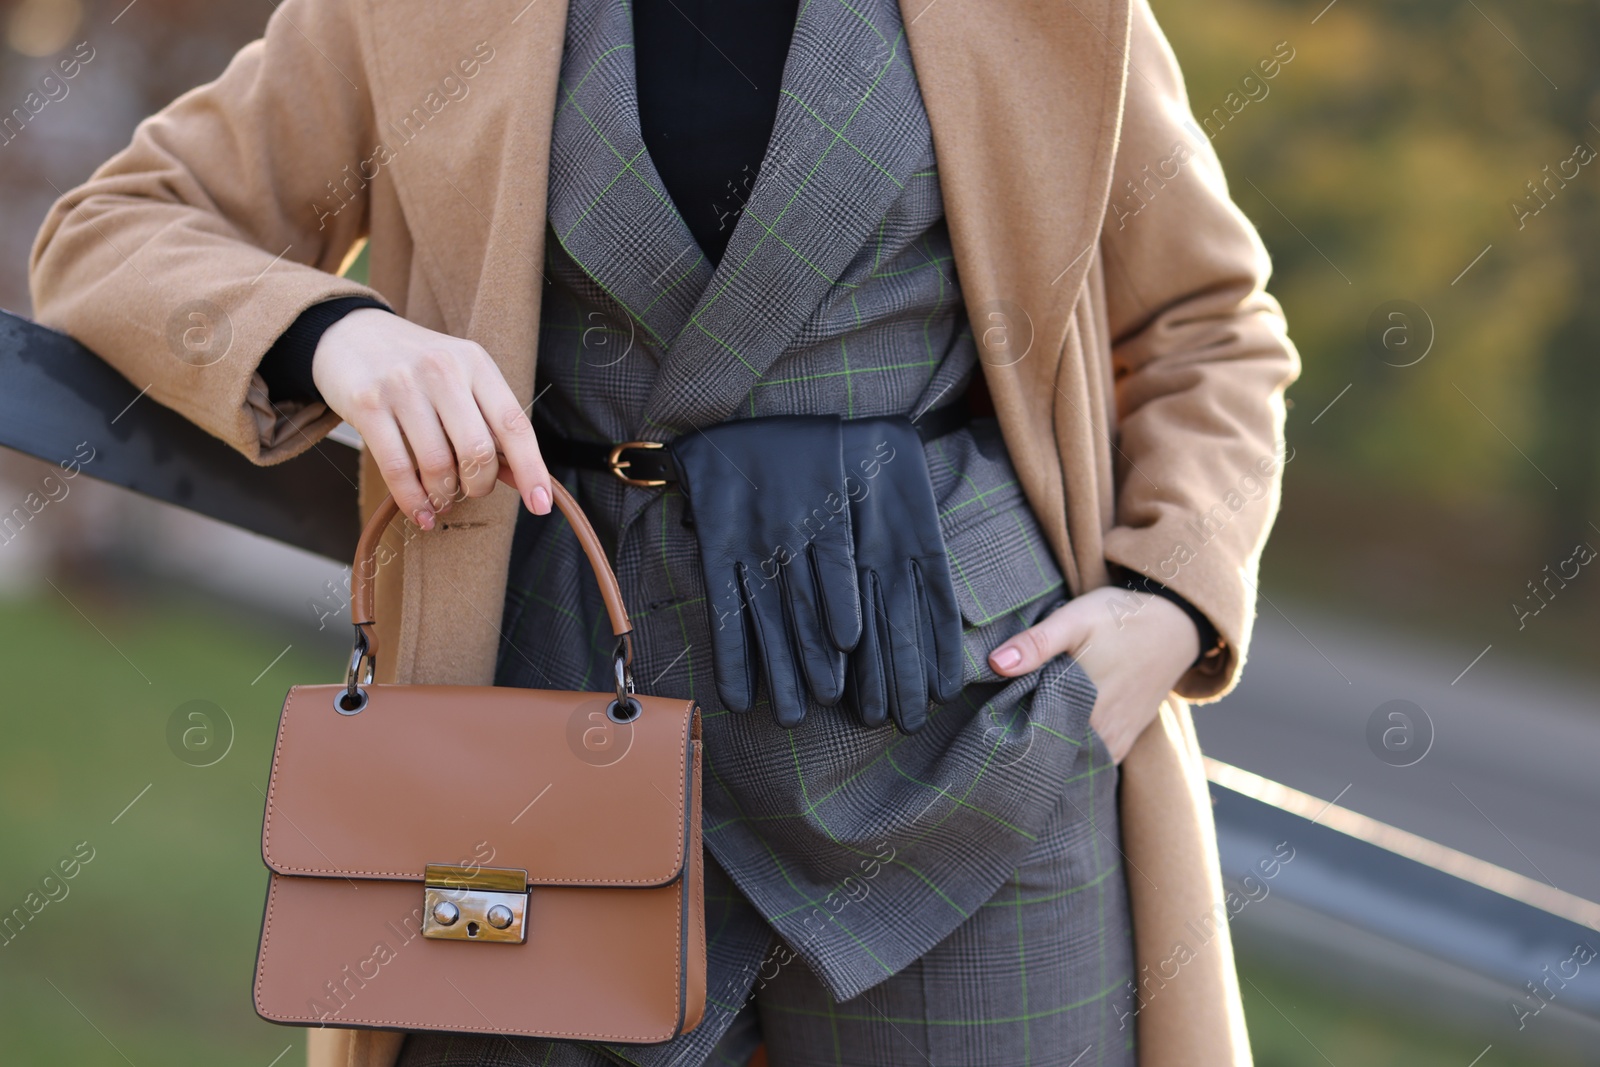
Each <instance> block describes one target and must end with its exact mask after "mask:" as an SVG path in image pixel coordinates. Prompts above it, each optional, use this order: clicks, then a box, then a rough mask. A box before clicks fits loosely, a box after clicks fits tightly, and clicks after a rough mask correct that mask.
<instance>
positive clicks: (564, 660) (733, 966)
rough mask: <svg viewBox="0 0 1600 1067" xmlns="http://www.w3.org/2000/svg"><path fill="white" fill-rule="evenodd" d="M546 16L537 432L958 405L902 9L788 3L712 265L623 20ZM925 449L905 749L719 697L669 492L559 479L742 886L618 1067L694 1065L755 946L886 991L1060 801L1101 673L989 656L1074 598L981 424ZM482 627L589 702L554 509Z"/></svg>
mask: <svg viewBox="0 0 1600 1067" xmlns="http://www.w3.org/2000/svg"><path fill="white" fill-rule="evenodd" d="M568 19H569V21H568V31H567V33H568V38H567V42H566V51H565V56H564V59H563V64H562V72H561V84H560V90H559V94H558V107H559V110H558V113H557V115H556V120H555V130H554V142H553V146H552V155H551V173H550V204H549V227H550V230H549V233H548V235H547V236H548V240H547V241H546V246H547V248H548V255H547V263H546V270H545V280H544V295H543V301H544V302H543V313H542V323H541V330H540V338H539V360H538V366H539V381H538V383H537V391H536V395H537V399H536V401H535V405H534V408H533V417H534V421H535V423H536V425H538V426H540V427H541V428H542V429H545V430H548V431H553V432H559V433H562V434H564V435H567V436H571V437H576V438H582V439H588V440H595V441H621V440H633V439H645V440H658V441H666V440H669V439H671V438H672V437H674V436H676V435H677V434H678V433H681V432H684V431H686V430H689V429H691V428H693V427H696V426H704V425H709V424H711V423H716V422H721V421H724V420H727V419H734V418H742V417H750V416H757V415H769V414H780V413H791V414H806V413H826V412H831V413H838V414H842V415H845V416H870V415H880V414H893V413H906V414H911V415H916V414H919V413H921V412H922V411H925V410H927V409H929V408H931V407H934V406H937V404H938V403H939V402H940V401H941V399H944V398H949V397H954V396H956V395H959V394H960V393H961V391H962V390H963V389H964V388H965V387H966V385H967V383H968V382H969V381H970V379H971V376H972V374H973V373H974V372H975V369H976V366H977V358H978V357H977V352H976V348H975V346H974V344H973V339H972V334H971V330H970V328H969V326H968V322H967V316H966V311H965V308H964V306H963V303H962V300H961V291H960V287H959V285H958V283H957V279H956V276H955V272H954V266H953V259H952V255H951V246H950V237H949V234H948V231H947V229H946V226H945V222H944V208H943V203H942V201H941V199H940V195H939V185H938V181H937V172H936V170H935V161H934V151H933V140H932V135H931V132H930V129H929V126H928V120H927V116H926V113H925V112H924V110H923V105H922V99H921V95H920V93H919V92H918V89H917V83H916V78H915V74H914V72H913V70H912V67H911V57H910V54H909V52H908V51H907V49H906V42H905V36H904V30H903V28H902V26H901V21H900V15H899V11H898V8H897V7H896V4H895V3H894V2H893V0H865V2H864V3H859V4H851V5H847V4H845V3H842V2H839V0H812V2H809V3H806V4H804V5H802V11H801V13H800V16H799V21H798V24H797V26H796V30H795V34H794V40H793V45H792V47H791V51H790V54H789V59H788V63H787V67H786V69H785V73H784V81H783V87H782V94H781V98H780V104H779V108H778V113H777V120H776V124H775V128H774V130H773V133H772V139H771V143H770V144H769V146H768V148H767V152H766V156H765V158H764V160H763V162H762V164H761V168H760V172H759V176H758V177H756V179H755V180H754V182H753V185H750V186H749V187H748V188H730V189H729V190H728V195H727V199H726V202H725V203H724V204H722V205H719V207H720V208H721V209H722V210H723V211H724V214H725V217H726V218H727V220H728V224H729V225H733V226H734V230H733V234H732V238H731V240H730V242H729V244H728V247H727V251H726V253H725V254H724V256H723V258H722V260H721V261H720V262H719V264H718V265H717V267H716V268H715V269H713V268H712V267H711V265H710V264H709V262H708V261H707V260H706V259H705V257H704V256H703V255H702V254H701V252H700V250H699V248H698V246H697V245H696V243H695V241H694V238H693V237H692V236H691V235H690V232H689V230H688V227H687V226H686V225H685V223H684V222H683V220H682V219H681V217H680V216H679V214H678V212H677V210H676V209H675V208H674V206H673V204H672V202H671V200H670V199H669V197H668V196H667V194H666V193H665V191H664V189H663V186H662V183H661V181H660V179H659V177H658V176H657V174H656V171H655V169H654V168H653V167H652V165H651V162H650V159H649V156H648V154H647V153H646V151H645V147H644V143H643V141H642V139H641V137H640V133H639V119H638V104H637V97H636V94H635V86H634V74H633V70H634V64H633V54H632V27H631V18H630V14H629V11H628V8H627V6H626V4H625V0H572V3H571V6H570V14H569V16H568ZM733 58H734V60H737V57H733ZM741 204H742V211H741V210H740V205H741ZM735 219H736V222H735ZM926 455H927V460H928V466H929V469H930V471H931V472H932V476H933V481H934V489H935V492H936V494H937V499H938V500H939V501H940V509H941V516H942V518H941V522H942V526H943V532H944V537H945V541H946V544H947V546H948V549H949V553H950V557H951V562H952V572H953V574H954V576H955V579H956V589H957V593H958V596H959V598H960V602H961V609H962V614H963V616H964V619H965V622H966V626H967V630H966V634H965V651H966V660H967V668H966V678H965V681H966V683H967V684H966V689H965V690H964V692H963V693H962V696H961V698H960V699H959V700H958V701H957V702H956V703H955V704H953V705H950V706H947V707H945V708H943V709H939V710H937V711H936V712H935V713H934V715H933V717H932V719H931V721H930V723H929V725H928V726H927V727H926V728H925V729H924V730H922V731H921V732H919V733H918V734H916V735H914V736H909V737H908V736H904V735H901V734H899V733H898V732H896V730H895V729H894V727H893V726H892V725H890V726H884V727H882V728H879V729H876V730H866V729H863V728H861V727H860V726H859V725H858V724H857V723H856V722H855V720H854V718H853V716H851V715H850V714H849V713H847V712H845V711H843V710H842V709H839V708H822V707H816V706H814V707H813V708H811V710H810V711H809V712H808V714H807V717H806V720H805V722H804V723H803V724H802V725H801V726H800V727H799V728H798V729H795V730H793V731H785V730H783V729H781V728H779V727H778V726H777V725H776V724H775V723H774V722H773V720H772V717H771V715H770V713H769V711H768V710H767V709H766V708H765V707H764V706H758V707H757V708H756V709H755V711H753V712H752V713H749V714H734V713H730V712H727V711H726V710H725V709H723V708H722V707H721V705H720V704H719V702H718V699H717V693H716V687H715V684H714V682H713V678H712V671H711V663H710V656H711V650H710V642H709V637H708V635H709V626H710V625H711V622H710V619H709V617H708V612H707V607H706V603H705V589H704V584H703V579H702V575H701V569H700V564H699V557H698V554H697V547H696V542H695V540H694V535H693V531H692V529H690V528H686V527H685V526H684V525H683V523H682V517H683V498H682V497H681V496H680V495H679V494H678V493H677V492H675V491H673V490H670V489H669V490H658V489H643V488H635V487H629V486H626V485H624V484H622V483H621V482H620V481H618V480H617V479H615V478H613V477H612V476H611V475H609V474H602V473H597V472H575V471H570V470H568V471H562V470H559V469H557V472H556V473H557V475H558V476H560V477H562V478H563V481H564V482H565V484H566V485H567V486H568V488H569V489H571V490H572V491H573V492H574V493H575V494H576V495H577V497H578V499H579V500H580V502H581V503H582V505H583V507H584V508H585V510H586V511H587V512H588V514H589V516H590V518H591V519H592V520H593V521H594V524H595V526H596V528H597V530H598V531H599V532H600V536H601V538H602V540H603V541H604V542H605V543H606V546H607V549H608V551H610V553H611V555H612V558H613V560H614V562H615V566H616V570H617V574H618V577H619V579H620V580H621V583H622V587H623V592H624V594H625V596H626V597H627V602H628V604H629V605H630V607H631V608H632V609H633V612H634V623H635V626H636V631H635V633H636V637H635V650H636V652H635V655H636V662H635V666H634V674H635V678H636V680H637V684H638V686H639V688H640V690H641V691H643V692H647V693H658V694H662V695H671V696H692V697H693V698H695V699H696V700H698V701H699V703H700V705H701V707H702V708H703V710H704V716H705V718H704V728H705V750H704V751H705V758H706V763H705V796H704V813H705V843H706V847H707V849H708V850H709V852H710V853H711V855H712V857H713V858H714V859H715V861H716V862H717V864H718V865H720V867H721V868H722V869H723V870H725V871H726V872H727V875H728V876H729V877H730V878H731V879H732V881H733V883H734V884H735V885H736V886H737V887H738V889H739V891H740V893H729V894H724V895H723V896H722V897H720V898H719V899H717V900H715V901H714V902H713V904H712V910H713V911H714V916H713V919H712V930H711V933H712V935H713V938H714V939H715V940H716V947H714V949H713V951H712V958H711V970H710V975H709V981H710V990H709V992H710V1003H709V1004H708V1016H707V1020H706V1022H705V1023H703V1024H702V1026H701V1027H700V1028H699V1029H697V1030H696V1031H694V1032H692V1033H691V1034H688V1035H685V1036H684V1037H682V1038H679V1039H678V1040H677V1041H675V1042H671V1043H669V1044H668V1045H666V1046H657V1047H653V1048H634V1049H629V1050H628V1059H630V1061H632V1062H641V1063H667V1062H678V1063H684V1062H697V1061H696V1060H694V1059H693V1057H692V1056H689V1055H687V1053H688V1052H689V1051H690V1050H691V1048H699V1049H701V1050H706V1049H709V1048H710V1047H711V1045H712V1044H714V1043H715V1040H716V1038H717V1035H718V1034H720V1033H721V1032H722V1030H724V1029H725V1028H726V1027H727V1024H728V1020H729V1019H730V1018H731V1013H732V1011H733V1010H734V1009H737V1007H738V1006H739V1004H740V1002H741V1001H743V1000H744V999H745V997H746V995H747V993H748V991H749V989H750V987H751V984H752V981H753V979H754V977H755V973H756V971H757V969H758V968H759V967H760V966H761V964H762V956H763V954H764V953H765V952H766V950H767V947H768V944H769V942H770V938H771V934H772V932H773V931H776V932H777V933H778V934H779V935H780V936H781V937H782V938H783V940H784V941H785V942H786V943H787V944H788V946H790V947H791V948H792V950H793V951H794V953H795V954H796V955H797V956H798V957H800V958H801V959H802V960H803V961H804V962H805V964H807V965H808V966H809V967H810V968H811V970H812V971H813V972H815V974H816V975H817V976H818V977H819V978H820V979H821V981H822V982H823V983H824V984H825V985H826V986H827V988H828V989H829V991H830V992H831V993H832V994H833V995H834V997H836V998H837V999H839V1000H841V1001H842V1000H846V999H849V998H851V997H853V996H855V995H857V994H859V993H861V992H862V991H864V990H866V989H869V988H871V987H872V986H873V985H875V984H877V983H879V982H881V981H883V980H884V979H886V978H887V977H889V976H890V975H892V974H894V973H895V972H897V971H899V970H900V969H901V968H903V967H905V966H906V965H907V964H908V963H910V962H911V961H913V960H915V959H917V958H918V957H919V956H921V955H922V954H924V953H925V952H927V951H928V950H929V949H930V948H931V947H932V946H933V945H935V944H937V943H938V942H940V941H941V940H943V939H944V938H945V937H946V936H947V935H949V934H950V933H951V931H952V930H954V929H955V928H956V927H957V926H958V925H959V924H961V923H962V922H963V920H965V919H967V918H968V917H969V916H971V915H972V914H973V913H974V911H975V910H976V909H977V908H979V907H980V906H981V905H982V904H983V903H984V902H985V901H987V900H988V899H989V898H990V897H991V896H992V895H993V894H994V893H995V891H996V889H997V888H998V887H999V886H1000V885H1001V884H1002V883H1003V882H1004V881H1005V880H1006V878H1007V877H1008V876H1009V875H1010V873H1011V871H1012V869H1013V868H1014V867H1015V866H1016V864H1017V862H1018V859H1019V858H1020V857H1021V856H1022V855H1024V854H1025V853H1026V852H1027V851H1028V850H1029V848H1030V846H1031V845H1032V844H1033V843H1034V842H1035V840H1036V839H1037V838H1038V835H1039V833H1040V831H1041V828H1042V827H1043V825H1044V823H1045V821H1046V819H1047V817H1048V816H1049V814H1050V812H1051V811H1052V810H1053V809H1055V808H1057V807H1058V806H1059V805H1060V804H1061V802H1062V801H1061V798H1062V796H1063V793H1064V792H1065V791H1067V790H1069V789H1071V788H1075V786H1074V785H1071V784H1069V782H1068V779H1069V777H1070V773H1069V772H1070V770H1071V768H1072V767H1073V764H1074V760H1075V758H1076V756H1077V753H1078V750H1079V748H1080V746H1081V745H1083V744H1084V743H1086V741H1085V739H1086V738H1087V737H1088V736H1089V735H1088V727H1087V720H1088V715H1089V711H1090V708H1091V707H1092V705H1093V703H1094V697H1095V689H1094V685H1093V683H1092V682H1091V681H1090V680H1089V678H1088V676H1087V675H1085V674H1084V673H1083V671H1082V669H1081V668H1080V667H1079V666H1078V665H1077V664H1076V662H1075V661H1073V660H1072V659H1071V658H1070V657H1065V656H1063V657H1060V658H1059V659H1057V660H1056V661H1055V662H1053V663H1051V664H1050V665H1049V666H1047V667H1045V668H1044V669H1042V670H1040V671H1038V672H1035V673H1034V674H1031V675H1029V676H1027V677H1025V678H1021V679H1016V680H1004V679H1000V678H998V677H997V676H996V675H995V674H994V673H993V672H992V671H990V670H989V668H988V664H987V655H988V652H989V651H990V650H991V649H992V648H994V647H995V646H996V645H998V644H999V643H1000V641H1001V640H1003V639H1004V638H1005V637H1007V636H1009V635H1010V634H1012V633H1014V632H1016V631H1017V630H1019V629H1022V628H1024V627H1025V626H1028V625H1031V624H1032V623H1033V622H1034V621H1036V620H1037V619H1038V618H1040V617H1042V616H1043V615H1044V614H1046V613H1047V612H1048V611H1050V610H1052V609H1053V608H1054V607H1056V606H1057V605H1058V604H1059V603H1061V601H1062V599H1063V598H1064V596H1066V595H1067V594H1066V592H1065V588H1064V583H1063V581H1062V577H1061V574H1060V572H1059V571H1058V570H1057V568H1056V565H1055V563H1054V561H1053V560H1052V558H1051V555H1050V552H1049V549H1048V547H1047V545H1046V544H1045V541H1044V538H1043V536H1042V535H1041V533H1040V530H1039V528H1038V526H1037V523H1036V521H1035V519H1034V517H1033V514H1032V512H1031V511H1030V509H1029V507H1028V505H1027V503H1026V501H1025V500H1024V498H1023V496H1022V493H1021V490H1020V488H1019V486H1018V484H1017V480H1016V475H1015V472H1014V471H1013V469H1012V467H1011V464H1010V461H1009V459H1008V458H1007V454H1006V450H1005V448H1004V445H1003V444H1002V442H1001V439H1000V435H999V431H998V428H997V427H996V425H995V423H994V422H993V420H987V419H985V420H978V421H976V422H975V423H974V424H973V425H972V426H971V427H970V428H968V429H964V430H961V431H958V432H955V433H952V434H949V435H947V436H945V437H942V438H940V439H938V440H936V441H934V442H932V443H930V444H929V445H928V446H927V447H926ZM502 631H503V633H504V635H505V637H504V640H503V642H502V645H501V650H500V658H499V664H498V669H497V677H496V682H497V684H500V685H521V686H534V687H541V688H556V689H592V688H596V687H604V686H605V685H606V684H607V674H608V672H609V669H610V656H611V652H612V645H613V641H612V639H611V637H610V634H609V630H608V628H607V626H606V616H605V612H604V610H603V606H602V604H601V602H600V599H599V596H598V592H597V590H596V587H595V585H594V579H593V577H592V576H591V575H590V573H589V571H588V568H587V565H586V563H585V562H584V560H583V556H582V553H581V551H580V550H579V548H578V545H577V542H576V540H575V538H574V537H573V536H572V534H571V531H570V528H569V527H568V526H567V525H566V523H565V521H564V520H561V519H560V518H559V517H558V516H551V517H545V518H536V517H534V516H532V515H529V514H527V513H526V512H524V513H523V514H522V516H521V519H520V520H519V525H518V528H517V531H516V538H515V544H514V548H513V558H512V571H511V576H510V580H509V584H508V590H507V599H506V608H505V619H504V625H503V627H502ZM712 886H713V888H715V882H713V883H712ZM713 896H716V894H713ZM746 900H748V902H749V903H748V904H747V903H745V901H746ZM751 905H753V909H754V910H752V907H751ZM757 913H759V914H757Z"/></svg>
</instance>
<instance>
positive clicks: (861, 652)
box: [849, 571, 889, 728]
mask: <svg viewBox="0 0 1600 1067" xmlns="http://www.w3.org/2000/svg"><path fill="white" fill-rule="evenodd" d="M860 583H861V640H860V641H859V642H857V644H856V647H855V651H854V652H852V653H850V686H849V696H850V705H851V706H852V707H853V708H854V709H855V712H856V717H857V718H858V719H860V720H861V725H862V726H866V727H869V728H870V727H876V726H882V725H883V724H884V723H885V722H887V721H888V719H889V689H888V677H889V671H888V664H887V663H886V662H885V659H884V657H885V654H886V653H887V651H888V645H887V643H886V642H885V640H884V633H883V620H884V611H883V605H882V603H881V598H880V597H879V594H878V579H877V575H875V574H872V573H871V572H870V571H869V572H865V573H863V574H862V575H861V579H860Z"/></svg>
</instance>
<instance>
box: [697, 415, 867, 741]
mask: <svg viewBox="0 0 1600 1067" xmlns="http://www.w3.org/2000/svg"><path fill="white" fill-rule="evenodd" d="M670 447H671V449H672V454H673V459H674V461H675V462H676V463H677V466H678V475H679V478H680V479H681V481H680V485H681V486H682V489H683V492H684V495H685V496H686V497H688V499H689V509H688V513H687V515H686V518H685V521H686V522H692V524H693V525H694V527H695V534H696V538H697V540H698V541H699V543H700V561H701V563H702V564H703V565H704V568H705V581H706V597H707V602H708V605H709V607H710V609H711V651H712V661H713V666H714V668H715V673H716V678H717V693H718V695H719V696H720V697H721V698H722V702H723V704H725V705H726V706H727V707H728V708H729V710H731V711H749V710H750V708H751V706H752V705H753V704H754V703H755V688H756V685H755V681H756V663H757V661H758V660H759V662H760V664H761V671H762V677H763V679H764V680H765V682H766V690H767V696H768V699H770V700H771V701H772V710H773V714H774V715H775V716H776V717H777V720H778V723H779V725H781V726H785V727H793V726H797V725H799V723H800V721H801V720H802V719H803V718H805V713H806V689H807V687H808V686H809V688H810V691H811V694H812V695H813V696H814V697H815V698H816V700H817V702H818V703H820V704H824V705H829V704H836V703H838V701H839V698H840V697H841V696H843V695H844V685H845V653H846V652H848V651H849V650H850V649H851V648H854V647H855V644H856V642H857V640H858V639H859V638H860V635H861V614H860V610H861V608H860V594H859V592H858V591H857V589H856V568H855V560H854V556H853V553H852V545H851V536H850V507H849V501H848V500H847V498H846V496H845V480H844V455H843V435H842V431H841V430H840V420H839V419H838V418H837V417H836V416H819V415H798V416H791V415H777V416H771V417H767V418H758V419H739V420H736V421H733V422H724V423H719V424H717V425H715V426H711V427H707V428H706V429H704V430H692V431H690V432H689V433H686V434H684V435H682V436H681V437H679V438H678V439H677V440H675V441H674V442H673V443H672V444H671V446H670Z"/></svg>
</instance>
